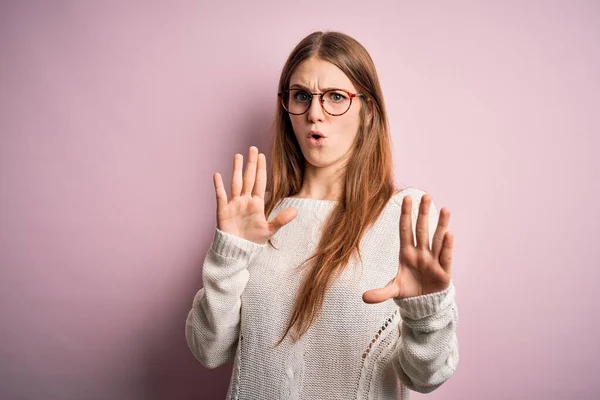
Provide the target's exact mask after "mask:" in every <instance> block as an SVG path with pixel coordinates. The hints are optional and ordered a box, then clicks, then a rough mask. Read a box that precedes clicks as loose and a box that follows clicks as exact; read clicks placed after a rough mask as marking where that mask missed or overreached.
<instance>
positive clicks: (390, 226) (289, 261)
mask: <svg viewBox="0 0 600 400" xmlns="http://www.w3.org/2000/svg"><path fill="white" fill-rule="evenodd" d="M424 194H425V192H424V191H422V190H420V189H417V188H407V189H404V190H403V191H401V192H399V193H397V194H395V195H394V196H393V197H392V199H391V200H390V201H389V203H388V204H387V206H386V208H385V209H384V211H383V212H382V214H381V215H380V217H379V218H378V219H377V221H376V222H375V224H374V225H372V226H371V227H370V228H369V229H368V230H367V232H366V233H365V235H364V236H363V238H362V239H361V243H360V249H361V256H362V261H361V260H360V259H358V258H353V259H351V261H350V262H349V263H348V265H347V267H346V268H345V270H344V272H343V273H342V274H341V276H340V277H339V278H338V279H337V280H335V281H334V282H333V284H332V286H331V287H330V289H329V290H328V291H327V293H326V294H325V298H324V303H323V309H322V311H321V312H320V313H319V314H318V315H317V317H316V320H315V322H314V323H313V325H312V326H311V327H310V328H309V330H308V331H307V332H306V333H305V334H304V336H302V338H301V340H300V341H299V342H297V343H294V344H292V342H291V340H290V339H289V335H288V336H286V338H285V340H284V341H283V342H282V343H281V345H279V346H275V344H276V342H277V340H278V339H279V338H280V337H281V336H282V335H283V332H284V330H285V327H286V324H287V322H288V319H289V317H290V314H291V311H292V306H293V304H294V297H295V295H296V293H297V292H298V290H299V285H300V282H301V280H302V277H303V274H304V271H305V270H304V269H299V268H296V267H297V266H299V265H300V264H301V263H302V262H303V261H304V260H306V259H307V258H308V257H310V256H311V255H312V254H313V252H314V250H315V248H316V246H317V244H318V242H319V239H320V236H321V232H322V228H323V223H324V222H325V220H326V218H327V216H328V215H329V213H330V211H331V210H332V209H333V208H334V206H335V205H336V202H335V201H330V200H315V199H303V198H292V197H287V198H285V199H283V200H281V201H280V202H279V204H278V205H277V207H276V208H275V209H274V210H273V212H272V213H271V215H270V216H269V219H271V218H273V217H274V216H276V215H277V214H278V213H279V212H280V211H282V210H285V209H286V208H288V207H293V208H295V209H296V210H297V211H298V215H297V217H296V218H295V219H294V220H293V221H292V222H290V223H289V224H288V225H286V226H284V227H283V228H281V229H280V230H279V232H277V234H276V235H274V236H273V237H272V242H273V244H274V245H275V247H276V249H274V248H272V247H271V246H269V245H268V244H262V245H261V244H257V243H254V242H250V241H247V240H245V239H242V238H239V237H237V236H234V235H231V234H228V233H225V232H222V231H220V230H219V229H216V231H215V235H214V240H213V242H212V245H211V247H210V249H209V250H208V253H207V255H206V257H205V259H204V264H203V276H202V281H203V287H202V288H201V289H200V290H199V291H198V292H197V294H196V296H195V297H194V299H193V303H192V308H191V310H190V312H189V314H188V317H187V321H186V328H185V335H186V339H187V343H188V346H189V348H190V350H191V351H192V353H193V354H194V356H195V357H196V358H197V359H198V361H199V362H200V363H202V365H204V366H205V367H207V368H215V367H218V366H220V365H222V364H224V363H226V362H228V361H230V360H233V362H234V365H233V371H232V374H231V380H230V383H229V389H228V391H227V399H278V400H279V399H298V400H300V399H311V400H314V399H322V400H327V399H345V400H347V399H365V400H367V399H378V400H387V399H402V400H407V399H409V395H410V390H414V391H417V392H421V393H427V392H431V391H432V390H434V389H436V388H438V387H439V386H440V385H442V384H443V383H444V382H445V381H446V380H448V378H449V377H450V376H451V375H452V374H453V372H454V371H455V370H456V367H457V365H458V341H457V338H456V327H457V323H458V312H457V307H456V302H455V288H454V284H453V283H452V282H451V284H450V286H449V287H448V288H447V289H446V290H444V291H442V292H438V293H431V294H428V295H423V296H417V297H411V298H405V299H390V300H388V301H385V302H383V303H379V304H366V303H365V302H363V300H362V294H363V293H364V292H365V291H367V290H369V289H375V288H380V287H383V286H385V285H386V284H387V283H388V282H389V281H390V280H391V279H392V278H394V277H395V276H396V274H397V272H398V259H399V249H400V238H399V219H400V209H401V204H402V198H403V197H404V196H406V195H410V196H411V197H412V199H413V203H412V204H413V207H412V226H413V233H414V232H415V227H416V222H417V216H418V210H419V204H420V201H421V197H422V196H423V195H424ZM438 218H439V210H438V209H437V207H436V205H435V204H434V203H432V204H431V207H430V217H429V231H430V234H429V239H430V245H431V242H432V239H433V234H434V232H435V229H436V227H437V222H438ZM415 237H416V236H415ZM415 243H416V241H415Z"/></svg>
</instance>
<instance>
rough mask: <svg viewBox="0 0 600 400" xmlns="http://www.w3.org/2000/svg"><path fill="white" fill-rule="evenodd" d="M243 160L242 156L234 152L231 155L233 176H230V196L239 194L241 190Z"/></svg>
mask: <svg viewBox="0 0 600 400" xmlns="http://www.w3.org/2000/svg"><path fill="white" fill-rule="evenodd" d="M243 162H244V156H242V155H241V154H239V153H238V154H236V155H235V156H234V157H233V176H232V178H231V198H232V199H233V198H234V197H237V196H239V195H240V192H241V190H242V164H243Z"/></svg>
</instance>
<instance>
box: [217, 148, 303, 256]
mask: <svg viewBox="0 0 600 400" xmlns="http://www.w3.org/2000/svg"><path fill="white" fill-rule="evenodd" d="M243 161H244V160H243V156H242V155H241V154H236V155H235V156H234V158H233V177H232V180H231V198H230V199H229V200H228V199H227V192H226V191H225V188H224V186H223V179H222V178H221V174H219V173H218V172H216V173H215V174H214V175H213V181H214V185H215V194H216V196H217V228H218V229H220V230H221V231H223V232H227V233H230V234H232V235H235V236H238V237H241V238H242V239H246V240H249V241H252V242H255V243H258V244H264V243H266V242H267V241H268V240H269V238H270V237H271V236H273V235H274V234H275V233H277V231H278V230H279V229H280V228H281V227H282V226H284V225H286V224H287V223H289V222H290V221H292V220H293V219H294V218H295V217H296V215H297V213H296V210H295V209H293V208H288V209H286V210H284V211H282V212H281V213H279V215H277V217H275V218H274V219H273V220H272V221H267V219H266V217H265V189H266V184H267V161H266V158H265V155H264V154H262V153H260V154H259V153H258V148H256V147H255V146H252V147H250V150H249V151H248V163H247V165H246V171H245V173H244V176H243V177H242V164H243Z"/></svg>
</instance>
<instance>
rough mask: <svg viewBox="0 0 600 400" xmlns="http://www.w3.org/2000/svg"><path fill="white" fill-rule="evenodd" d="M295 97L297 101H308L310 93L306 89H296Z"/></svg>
mask: <svg viewBox="0 0 600 400" xmlns="http://www.w3.org/2000/svg"><path fill="white" fill-rule="evenodd" d="M293 98H294V100H295V101H301V102H306V101H309V100H310V95H309V94H308V93H306V92H305V91H302V90H296V91H295V93H293Z"/></svg>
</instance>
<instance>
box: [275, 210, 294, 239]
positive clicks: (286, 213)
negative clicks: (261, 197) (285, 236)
mask: <svg viewBox="0 0 600 400" xmlns="http://www.w3.org/2000/svg"><path fill="white" fill-rule="evenodd" d="M297 215H298V212H297V211H296V209H295V208H287V209H285V210H283V211H282V212H280V213H279V214H277V216H276V217H275V218H273V219H272V220H271V222H269V225H270V226H271V236H273V235H274V234H276V233H277V231H278V230H279V229H281V228H282V227H283V226H285V225H287V224H288V223H290V222H291V221H292V220H293V219H294V218H296V216H297Z"/></svg>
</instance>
